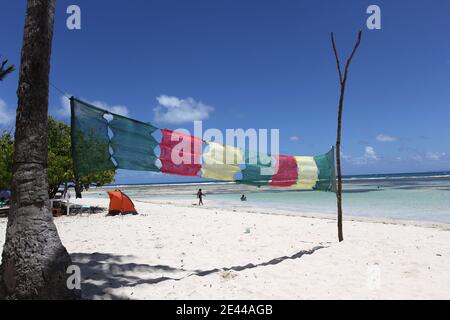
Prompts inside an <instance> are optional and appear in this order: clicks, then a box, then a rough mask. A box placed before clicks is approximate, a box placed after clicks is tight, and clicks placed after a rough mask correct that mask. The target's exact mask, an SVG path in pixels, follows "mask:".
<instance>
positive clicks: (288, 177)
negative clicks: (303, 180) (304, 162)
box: [269, 155, 298, 187]
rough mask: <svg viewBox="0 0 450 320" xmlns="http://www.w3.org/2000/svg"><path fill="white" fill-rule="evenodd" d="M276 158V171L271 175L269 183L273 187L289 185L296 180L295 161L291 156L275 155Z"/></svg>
mask: <svg viewBox="0 0 450 320" xmlns="http://www.w3.org/2000/svg"><path fill="white" fill-rule="evenodd" d="M275 158H276V159H277V164H276V167H275V168H276V169H278V171H277V173H276V174H274V175H273V176H272V182H270V183H269V185H270V186H273V187H289V186H292V185H294V184H295V183H296V182H297V178H298V170H297V161H295V158H294V157H291V156H281V155H280V156H275Z"/></svg>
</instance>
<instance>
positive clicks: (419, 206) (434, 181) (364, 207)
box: [86, 172, 450, 223]
mask: <svg viewBox="0 0 450 320" xmlns="http://www.w3.org/2000/svg"><path fill="white" fill-rule="evenodd" d="M111 188H114V187H109V188H102V189H100V190H99V189H95V190H91V191H90V192H89V193H87V194H86V196H88V197H91V196H99V195H100V194H103V196H105V193H104V190H103V189H111ZM198 188H202V189H203V191H204V192H205V193H206V194H207V196H206V198H205V204H208V200H214V201H213V203H214V205H215V206H221V207H230V208H240V207H255V206H256V207H261V208H265V209H269V210H270V208H279V209H284V210H288V211H290V212H291V213H292V214H296V213H297V214H302V213H326V214H333V215H334V214H335V213H336V196H335V194H334V193H327V192H311V191H295V190H291V189H277V188H268V187H263V188H260V189H258V188H255V187H250V186H244V185H236V184H230V183H201V184H199V183H192V184H160V185H140V186H120V189H121V190H123V191H124V192H125V193H127V194H128V195H129V196H130V197H131V198H132V199H135V200H140V201H152V199H155V200H156V199H157V200H160V199H167V200H176V199H192V202H193V203H194V202H195V193H196V191H197V189H198ZM243 193H245V195H246V196H247V198H248V201H247V202H242V201H240V199H239V198H240V196H241V195H242V194H243ZM343 199H344V202H343V204H344V213H345V214H346V215H351V216H356V217H358V216H360V217H361V216H363V217H375V218H390V219H401V220H417V221H430V222H443V223H450V172H438V173H422V174H417V173H415V174H395V175H367V176H353V177H351V176H350V177H346V178H345V180H344V195H343ZM266 211H267V210H266Z"/></svg>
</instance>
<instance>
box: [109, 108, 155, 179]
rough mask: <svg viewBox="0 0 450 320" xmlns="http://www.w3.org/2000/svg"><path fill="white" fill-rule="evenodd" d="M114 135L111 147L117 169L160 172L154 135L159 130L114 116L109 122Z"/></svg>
mask: <svg viewBox="0 0 450 320" xmlns="http://www.w3.org/2000/svg"><path fill="white" fill-rule="evenodd" d="M109 127H110V128H111V131H112V133H113V136H112V138H111V147H112V149H113V154H112V156H113V158H114V160H115V161H116V162H117V168H120V169H128V170H142V171H159V168H158V167H157V166H156V164H155V162H156V159H157V157H156V155H155V152H154V148H155V147H156V146H157V145H158V142H157V141H156V139H155V138H154V137H153V136H152V133H153V132H155V131H156V130H157V129H156V128H155V127H153V126H152V125H150V124H147V123H143V122H140V121H136V120H133V119H129V118H126V117H122V116H119V115H113V119H112V120H111V121H110V122H109Z"/></svg>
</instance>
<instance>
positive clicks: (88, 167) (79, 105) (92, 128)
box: [70, 98, 115, 177]
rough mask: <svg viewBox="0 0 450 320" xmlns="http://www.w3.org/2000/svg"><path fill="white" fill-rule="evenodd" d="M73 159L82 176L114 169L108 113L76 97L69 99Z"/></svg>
mask: <svg viewBox="0 0 450 320" xmlns="http://www.w3.org/2000/svg"><path fill="white" fill-rule="evenodd" d="M70 105H71V113H72V118H71V136H72V158H73V166H74V171H75V174H76V175H77V176H79V177H81V176H86V175H89V174H92V173H96V172H101V171H106V170H113V169H115V166H114V163H113V162H112V160H111V155H110V153H109V136H108V121H107V120H106V119H105V118H104V117H103V115H104V114H105V112H104V111H103V110H101V109H98V108H95V107H93V106H90V105H88V104H86V103H84V102H82V101H79V100H77V99H75V98H71V99H70Z"/></svg>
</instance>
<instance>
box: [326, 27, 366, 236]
mask: <svg viewBox="0 0 450 320" xmlns="http://www.w3.org/2000/svg"><path fill="white" fill-rule="evenodd" d="M361 36H362V31H359V33H358V39H357V40H356V43H355V46H354V47H353V50H352V53H351V54H350V56H349V58H348V59H347V62H346V64H345V70H344V76H342V71H341V62H340V60H339V55H338V52H337V49H336V43H335V41H334V34H333V32H332V33H331V44H332V47H333V52H334V56H335V58H336V64H337V69H338V74H339V84H340V86H341V93H340V96H339V111H338V126H337V138H336V166H337V178H338V183H337V192H336V198H337V225H338V239H339V242H341V241H343V240H344V233H343V228H342V168H341V132H342V111H343V109H344V95H345V85H346V83H347V75H348V69H349V67H350V63H351V62H352V59H353V56H354V55H355V53H356V50H357V49H358V47H359V44H360V43H361Z"/></svg>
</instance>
